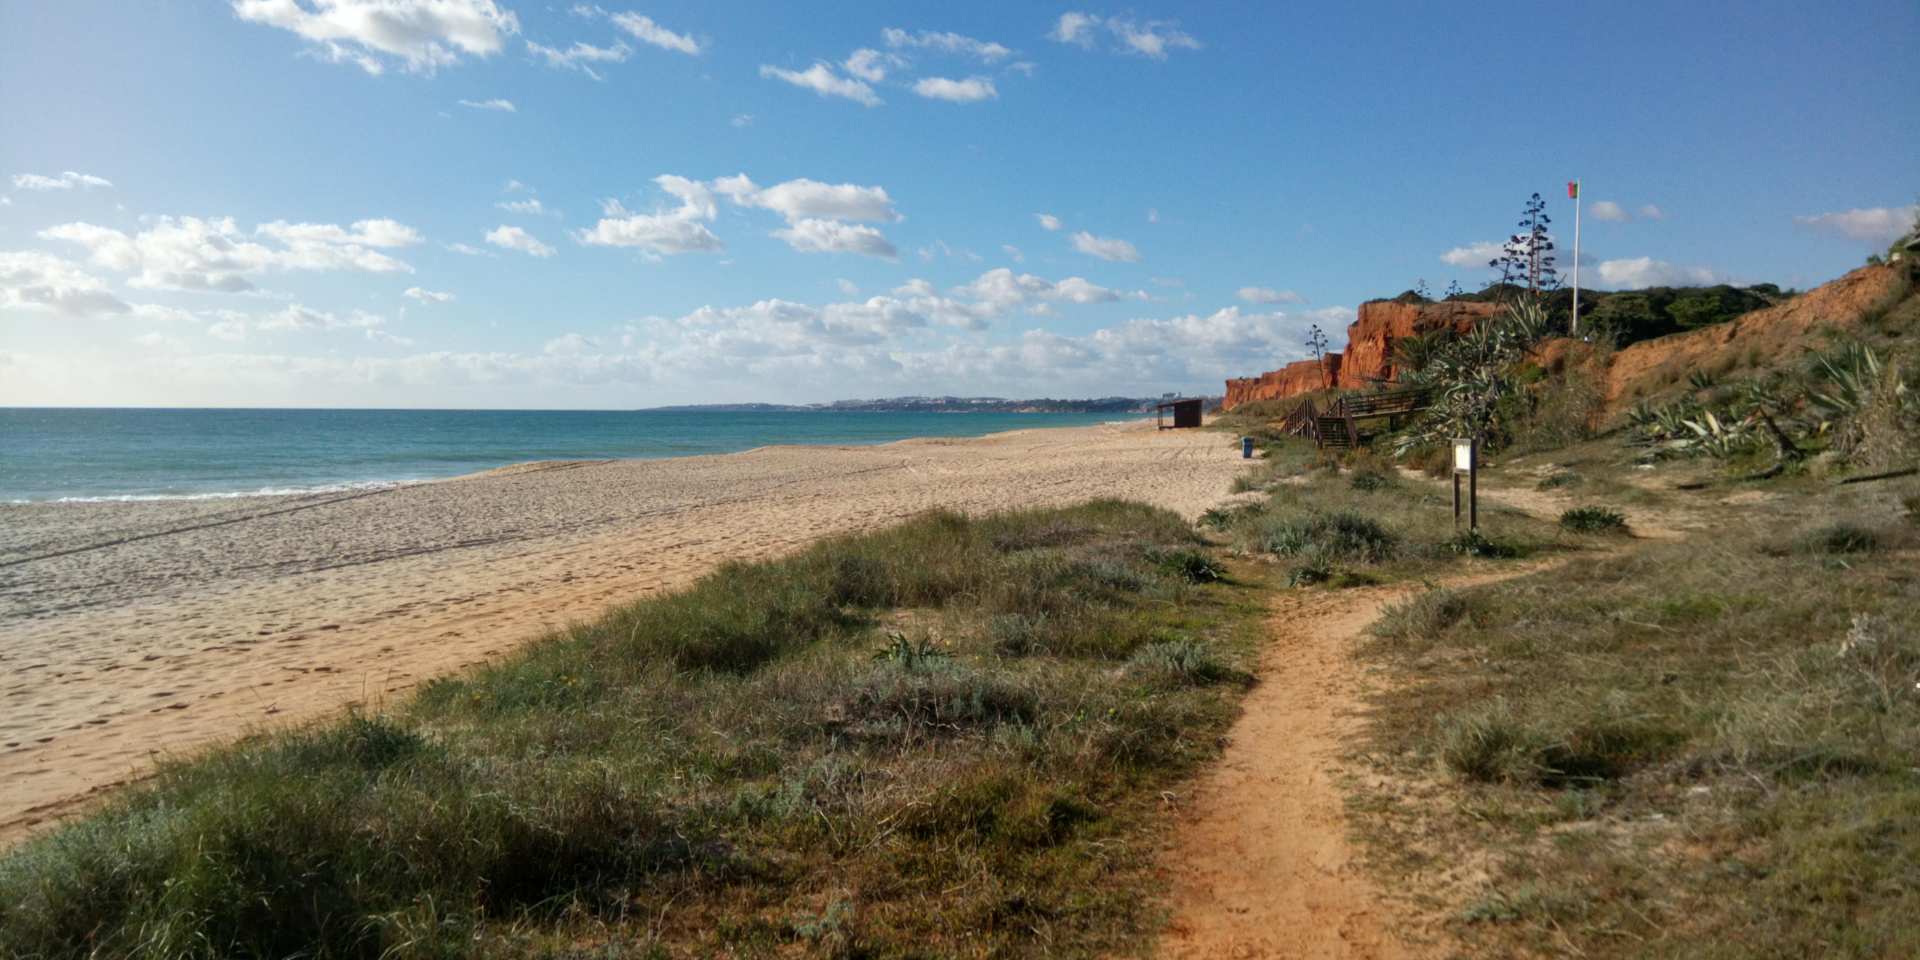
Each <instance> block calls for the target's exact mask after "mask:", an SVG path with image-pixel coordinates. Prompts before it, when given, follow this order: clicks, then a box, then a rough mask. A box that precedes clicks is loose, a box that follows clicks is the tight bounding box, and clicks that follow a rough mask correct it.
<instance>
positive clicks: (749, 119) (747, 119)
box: [727, 113, 753, 128]
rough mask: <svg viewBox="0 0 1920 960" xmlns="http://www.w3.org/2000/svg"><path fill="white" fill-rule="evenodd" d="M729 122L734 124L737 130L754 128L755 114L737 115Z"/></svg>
mask: <svg viewBox="0 0 1920 960" xmlns="http://www.w3.org/2000/svg"><path fill="white" fill-rule="evenodd" d="M727 122H728V123H730V124H732V125H733V126H735V127H736V128H737V127H751V126H753V114H751V113H736V114H734V115H733V119H732V120H729V121H727Z"/></svg>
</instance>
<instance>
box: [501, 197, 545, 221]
mask: <svg viewBox="0 0 1920 960" xmlns="http://www.w3.org/2000/svg"><path fill="white" fill-rule="evenodd" d="M494 206H496V207H499V208H500V209H502V210H505V211H507V212H508V213H524V214H527V215H528V216H535V217H538V216H544V215H545V214H547V213H548V212H549V211H548V210H547V208H546V206H545V205H543V204H542V203H541V202H540V198H539V197H529V198H527V199H525V200H502V201H500V202H498V203H495V204H494Z"/></svg>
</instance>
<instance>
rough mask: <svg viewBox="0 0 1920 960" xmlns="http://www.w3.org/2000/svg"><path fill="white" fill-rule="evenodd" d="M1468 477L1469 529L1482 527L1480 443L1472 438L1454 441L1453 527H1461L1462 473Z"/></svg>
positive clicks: (1475, 529)
mask: <svg viewBox="0 0 1920 960" xmlns="http://www.w3.org/2000/svg"><path fill="white" fill-rule="evenodd" d="M1461 474H1466V477H1467V530H1468V531H1470V532H1473V531H1478V530H1479V529H1480V443H1479V441H1476V440H1473V439H1471V438H1463V439H1456V440H1455V441H1453V528H1454V529H1455V530H1458V529H1460V475H1461Z"/></svg>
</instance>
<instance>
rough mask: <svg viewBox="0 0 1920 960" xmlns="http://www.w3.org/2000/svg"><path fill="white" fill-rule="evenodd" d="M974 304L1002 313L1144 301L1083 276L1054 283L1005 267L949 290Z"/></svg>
mask: <svg viewBox="0 0 1920 960" xmlns="http://www.w3.org/2000/svg"><path fill="white" fill-rule="evenodd" d="M953 292H954V293H955V294H956V295H958V296H963V297H967V298H969V299H971V300H973V301H975V302H976V303H978V304H980V305H982V306H985V307H987V308H989V309H991V310H992V311H993V312H994V313H996V314H998V313H1002V312H1005V311H1007V310H1011V309H1013V308H1014V307H1021V306H1030V305H1033V304H1039V303H1075V304H1089V303H1112V302H1114V301H1117V300H1120V299H1123V298H1126V299H1146V295H1145V294H1143V293H1139V292H1134V293H1124V294H1123V293H1121V292H1119V291H1116V290H1110V289H1108V288H1106V287H1103V286H1100V285H1099V284H1097V283H1094V282H1092V281H1090V280H1088V279H1086V278H1085V277H1068V278H1066V279H1065V280H1061V281H1060V282H1058V283H1054V282H1052V281H1050V280H1047V279H1046V278H1044V277H1037V276H1034V275H1033V274H1031V273H1020V274H1016V273H1014V272H1013V271H1012V270H1010V269H1008V268H1006V267H999V268H996V269H993V270H989V271H987V272H986V273H983V274H981V275H980V276H978V277H976V278H974V280H973V282H971V283H968V284H966V285H965V286H961V287H956V288H954V291H953Z"/></svg>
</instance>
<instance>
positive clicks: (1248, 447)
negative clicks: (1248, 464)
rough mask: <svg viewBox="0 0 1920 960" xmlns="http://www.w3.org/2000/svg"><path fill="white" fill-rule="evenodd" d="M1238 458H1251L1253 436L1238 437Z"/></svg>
mask: <svg viewBox="0 0 1920 960" xmlns="http://www.w3.org/2000/svg"><path fill="white" fill-rule="evenodd" d="M1240 459H1242V460H1252V459H1253V438H1252V437H1241V438H1240Z"/></svg>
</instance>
